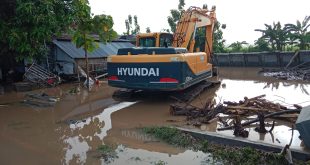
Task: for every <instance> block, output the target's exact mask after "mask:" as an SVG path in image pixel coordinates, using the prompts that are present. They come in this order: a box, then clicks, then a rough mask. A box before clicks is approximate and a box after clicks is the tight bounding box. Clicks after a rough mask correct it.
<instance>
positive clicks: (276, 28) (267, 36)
mask: <svg viewBox="0 0 310 165" xmlns="http://www.w3.org/2000/svg"><path fill="white" fill-rule="evenodd" d="M255 31H259V32H262V36H261V37H260V39H264V40H266V41H267V42H268V43H269V44H270V45H271V48H272V50H273V51H274V50H278V51H282V50H283V49H284V47H285V45H286V41H287V40H288V35H287V34H288V32H287V31H286V30H285V29H284V28H282V25H281V23H280V22H277V23H273V25H268V24H265V30H262V29H255Z"/></svg>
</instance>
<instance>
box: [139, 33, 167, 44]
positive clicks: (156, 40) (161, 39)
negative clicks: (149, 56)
mask: <svg viewBox="0 0 310 165" xmlns="http://www.w3.org/2000/svg"><path fill="white" fill-rule="evenodd" d="M172 42H173V34H171V33H165V32H158V33H141V34H138V35H137V40H136V46H137V47H169V46H171V45H172Z"/></svg>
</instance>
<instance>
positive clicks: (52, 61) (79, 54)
mask: <svg viewBox="0 0 310 165" xmlns="http://www.w3.org/2000/svg"><path fill="white" fill-rule="evenodd" d="M98 45H99V47H98V48H97V49H96V50H94V51H93V52H88V66H89V71H90V73H98V72H104V71H105V70H106V69H107V57H108V56H109V55H115V54H117V51H118V49H119V48H129V47H134V45H133V44H131V43H130V42H127V41H126V40H115V41H112V42H108V43H106V44H103V43H100V42H98ZM47 63H48V65H49V66H48V68H49V69H50V70H52V71H54V72H56V73H58V74H59V75H73V74H77V71H78V66H80V67H81V68H83V69H84V70H86V64H85V52H84V50H83V48H77V47H76V46H75V44H74V43H72V42H71V40H68V39H55V40H53V45H52V46H51V52H50V55H49V58H48V62H47Z"/></svg>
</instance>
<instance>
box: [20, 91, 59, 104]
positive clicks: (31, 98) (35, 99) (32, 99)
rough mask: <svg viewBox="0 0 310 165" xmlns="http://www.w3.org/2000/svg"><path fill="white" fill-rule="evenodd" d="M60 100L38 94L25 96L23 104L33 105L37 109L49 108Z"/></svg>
mask: <svg viewBox="0 0 310 165" xmlns="http://www.w3.org/2000/svg"><path fill="white" fill-rule="evenodd" d="M59 100H60V98H58V97H54V96H49V95H48V94H46V93H40V94H26V96H25V100H24V101H23V103H25V104H28V105H34V106H38V107H50V106H53V105H55V103H56V102H58V101H59Z"/></svg>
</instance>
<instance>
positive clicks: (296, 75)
mask: <svg viewBox="0 0 310 165" xmlns="http://www.w3.org/2000/svg"><path fill="white" fill-rule="evenodd" d="M309 64H310V62H305V63H302V64H300V65H297V66H295V67H291V68H284V69H263V70H262V71H261V73H262V75H263V76H266V77H275V78H277V79H282V80H305V81H310V65H309Z"/></svg>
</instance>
